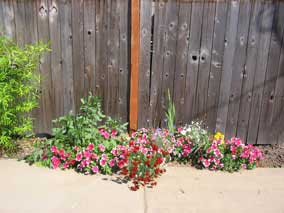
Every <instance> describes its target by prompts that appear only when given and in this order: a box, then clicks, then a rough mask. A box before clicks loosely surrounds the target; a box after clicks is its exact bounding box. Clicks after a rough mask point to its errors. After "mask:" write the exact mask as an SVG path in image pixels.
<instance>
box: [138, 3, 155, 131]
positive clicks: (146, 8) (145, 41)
mask: <svg viewBox="0 0 284 213" xmlns="http://www.w3.org/2000/svg"><path fill="white" fill-rule="evenodd" d="M140 7H141V9H140V12H141V13H140V17H141V18H140V52H139V63H140V64H139V100H138V101H139V112H138V127H149V126H150V110H149V107H150V106H149V99H150V98H149V97H150V76H151V56H152V52H151V51H152V50H151V46H152V43H151V42H152V41H151V38H152V28H153V27H154V26H153V25H152V24H153V22H152V21H153V18H154V16H153V8H152V0H145V1H141V6H140Z"/></svg>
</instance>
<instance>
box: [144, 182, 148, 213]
mask: <svg viewBox="0 0 284 213" xmlns="http://www.w3.org/2000/svg"><path fill="white" fill-rule="evenodd" d="M147 212H148V204H147V196H146V188H145V187H144V213H147Z"/></svg>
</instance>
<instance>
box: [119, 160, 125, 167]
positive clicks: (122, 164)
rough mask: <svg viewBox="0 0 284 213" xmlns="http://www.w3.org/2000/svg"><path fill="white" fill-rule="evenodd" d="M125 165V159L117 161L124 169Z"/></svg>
mask: <svg viewBox="0 0 284 213" xmlns="http://www.w3.org/2000/svg"><path fill="white" fill-rule="evenodd" d="M124 165H125V163H124V161H123V160H120V161H118V162H117V166H118V167H119V168H120V169H122V168H123V167H124Z"/></svg>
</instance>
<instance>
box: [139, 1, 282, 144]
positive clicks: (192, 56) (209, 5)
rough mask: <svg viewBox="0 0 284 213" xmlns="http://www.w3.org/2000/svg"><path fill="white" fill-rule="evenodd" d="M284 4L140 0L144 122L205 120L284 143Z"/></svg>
mask: <svg viewBox="0 0 284 213" xmlns="http://www.w3.org/2000/svg"><path fill="white" fill-rule="evenodd" d="M283 29H284V3H283V2H280V1H261V0H256V1H250V0H244V1H238V0H230V1H206V0H205V1H201V0H200V1H185V0H180V1H176V0H168V1H156V2H155V4H153V3H152V1H147V0H142V1H141V25H140V35H141V40H140V47H141V49H140V78H139V80H140V84H139V85H140V86H139V101H140V103H139V107H140V110H139V126H140V127H142V126H159V125H161V126H164V125H165V114H164V112H163V110H162V109H163V108H166V107H167V91H168V90H169V91H170V93H171V95H172V97H173V100H174V103H175V106H176V113H177V124H184V123H189V121H191V120H195V119H201V120H203V121H204V122H205V123H206V125H208V126H209V129H210V130H211V131H214V130H217V131H222V132H225V133H226V136H227V137H231V136H235V135H237V136H239V137H241V138H243V139H245V140H246V139H247V142H248V143H256V142H257V143H259V144H263V143H277V142H279V143H280V142H283V141H284V139H283V136H284V112H283V111H284V108H283V107H284V76H283V75H284V67H283V66H284V46H283Z"/></svg>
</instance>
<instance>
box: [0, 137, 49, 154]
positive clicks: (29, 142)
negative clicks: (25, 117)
mask: <svg viewBox="0 0 284 213" xmlns="http://www.w3.org/2000/svg"><path fill="white" fill-rule="evenodd" d="M40 140H46V139H45V138H36V137H31V138H24V139H20V140H17V141H15V143H16V149H15V151H13V152H11V153H9V154H2V153H0V159H7V158H16V159H22V158H24V157H25V156H27V155H29V154H31V153H32V152H33V150H34V148H33V144H34V143H36V142H38V141H40Z"/></svg>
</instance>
